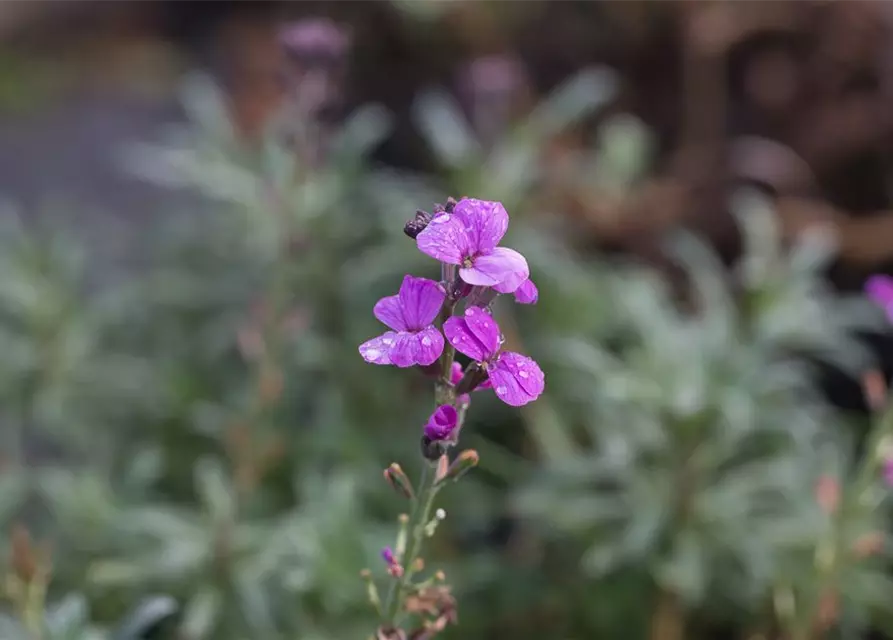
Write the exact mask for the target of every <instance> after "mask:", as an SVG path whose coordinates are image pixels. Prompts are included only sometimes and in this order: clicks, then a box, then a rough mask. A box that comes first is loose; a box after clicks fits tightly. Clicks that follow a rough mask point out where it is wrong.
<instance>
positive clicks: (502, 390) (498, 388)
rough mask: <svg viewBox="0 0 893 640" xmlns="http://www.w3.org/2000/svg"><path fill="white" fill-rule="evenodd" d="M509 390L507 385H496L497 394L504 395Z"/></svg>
mask: <svg viewBox="0 0 893 640" xmlns="http://www.w3.org/2000/svg"><path fill="white" fill-rule="evenodd" d="M506 391H508V389H506V388H505V387H496V395H498V396H504V395H505V392H506Z"/></svg>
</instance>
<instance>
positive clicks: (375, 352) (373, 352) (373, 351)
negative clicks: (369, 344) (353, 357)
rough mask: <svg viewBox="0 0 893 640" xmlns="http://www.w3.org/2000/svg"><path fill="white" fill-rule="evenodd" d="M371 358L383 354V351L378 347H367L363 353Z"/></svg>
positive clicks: (373, 358)
mask: <svg viewBox="0 0 893 640" xmlns="http://www.w3.org/2000/svg"><path fill="white" fill-rule="evenodd" d="M363 355H365V356H366V357H367V358H369V359H370V360H375V359H376V358H377V357H378V356H380V355H381V351H379V350H378V349H366V353H365V354H363Z"/></svg>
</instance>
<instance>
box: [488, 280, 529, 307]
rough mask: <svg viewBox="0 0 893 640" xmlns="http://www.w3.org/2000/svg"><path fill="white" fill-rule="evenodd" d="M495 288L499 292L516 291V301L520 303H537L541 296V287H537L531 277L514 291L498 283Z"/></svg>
mask: <svg viewBox="0 0 893 640" xmlns="http://www.w3.org/2000/svg"><path fill="white" fill-rule="evenodd" d="M493 288H494V289H495V290H496V291H498V292H499V293H514V294H515V302H517V303H519V304H536V301H537V300H538V299H539V297H540V292H539V289H537V288H536V285H535V284H533V280H531V279H530V278H528V279H527V280H525V281H524V282H522V283H521V285H520V286H519V287H518V288H517V289H514V290H513V291H506V290H505V289H506V287H505V286H503V285H502V284H497V285H495V286H494V287H493Z"/></svg>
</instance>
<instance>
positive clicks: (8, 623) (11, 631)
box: [0, 614, 31, 640]
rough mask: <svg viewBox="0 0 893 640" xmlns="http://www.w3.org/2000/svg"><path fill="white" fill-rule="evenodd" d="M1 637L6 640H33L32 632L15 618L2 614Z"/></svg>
mask: <svg viewBox="0 0 893 640" xmlns="http://www.w3.org/2000/svg"><path fill="white" fill-rule="evenodd" d="M0 638H3V639H4V640H31V634H30V633H28V632H27V631H26V630H25V628H24V627H22V625H21V624H19V623H18V622H17V621H16V620H14V619H13V618H10V617H9V616H7V615H4V614H0Z"/></svg>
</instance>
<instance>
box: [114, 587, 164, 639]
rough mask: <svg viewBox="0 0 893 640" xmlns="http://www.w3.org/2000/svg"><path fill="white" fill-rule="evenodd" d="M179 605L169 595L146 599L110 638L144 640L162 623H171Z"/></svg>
mask: <svg viewBox="0 0 893 640" xmlns="http://www.w3.org/2000/svg"><path fill="white" fill-rule="evenodd" d="M178 610H179V606H178V605H177V602H176V601H175V600H174V599H173V598H171V597H169V596H154V597H150V598H146V599H144V600H143V601H142V602H141V603H140V604H139V605H138V606H137V607H136V609H135V610H134V611H132V612H131V613H130V614H129V615H128V616H127V617H126V618H125V619H124V621H123V622H121V623H120V624H119V625H118V627H117V628H116V629H115V630H114V631H113V632H112V634H111V638H110V640H142V638H144V637H146V636H148V635H149V634H150V633H151V632H153V631H157V630H158V629H159V628H161V627H162V625H166V624H170V621H171V619H172V618H174V616H176V615H177V612H178Z"/></svg>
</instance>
